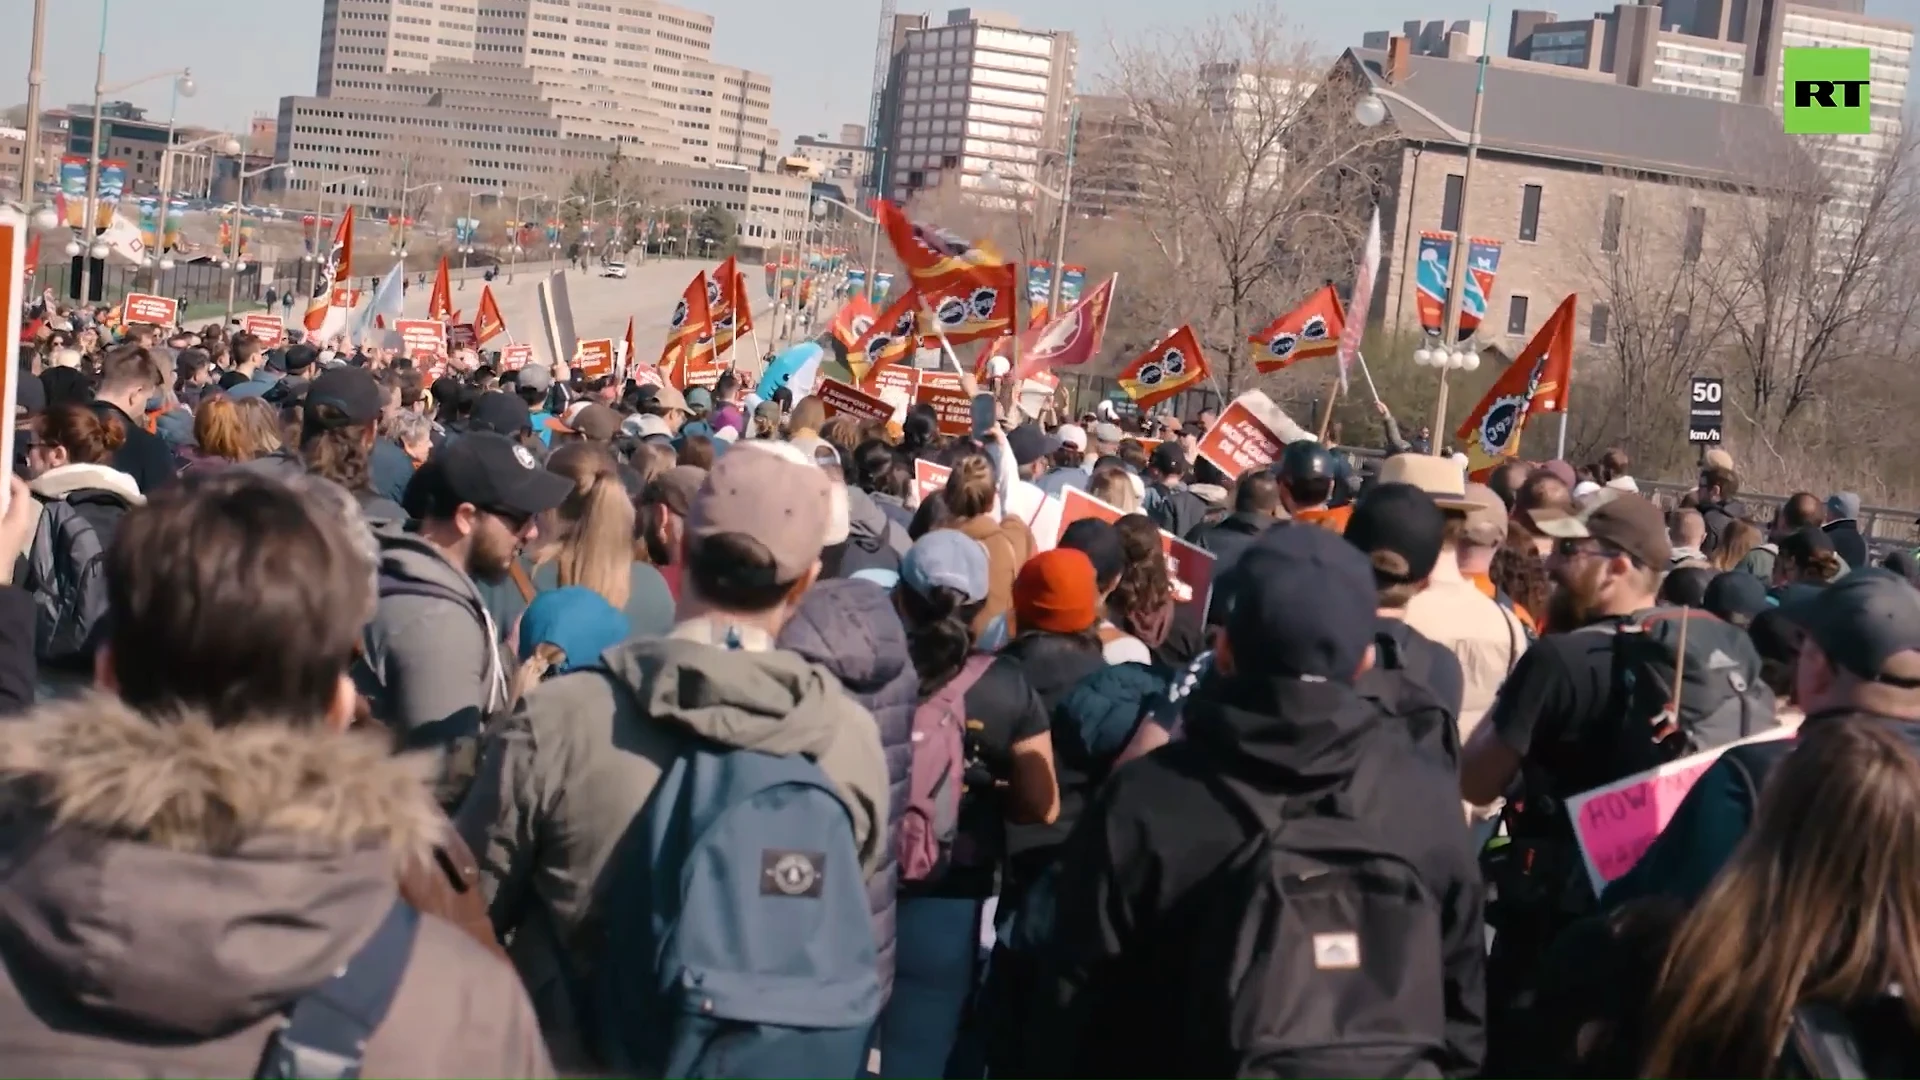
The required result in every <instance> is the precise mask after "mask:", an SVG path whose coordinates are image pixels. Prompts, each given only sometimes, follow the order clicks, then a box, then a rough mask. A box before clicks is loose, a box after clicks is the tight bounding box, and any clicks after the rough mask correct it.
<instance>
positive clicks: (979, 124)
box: [880, 8, 1078, 199]
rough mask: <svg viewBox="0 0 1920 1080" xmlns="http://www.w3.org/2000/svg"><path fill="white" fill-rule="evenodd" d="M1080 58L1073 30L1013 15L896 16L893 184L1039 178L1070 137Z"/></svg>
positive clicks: (890, 93) (903, 193)
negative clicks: (1024, 23) (1048, 154)
mask: <svg viewBox="0 0 1920 1080" xmlns="http://www.w3.org/2000/svg"><path fill="white" fill-rule="evenodd" d="M916 20H917V23H918V24H917V25H916ZM1077 62H1078V47H1077V46H1076V44H1075V42H1074V37H1073V35H1072V34H1071V33H1068V32H1066V31H1062V30H1023V29H1021V28H1020V25H1019V23H1018V22H1017V21H1016V20H1014V19H1013V18H1012V17H1010V16H1006V15H998V14H993V13H989V12H984V11H976V10H974V9H971V8H956V9H954V10H952V11H949V12H948V13H947V21H946V22H945V23H944V24H941V25H939V26H935V25H932V24H931V21H930V20H929V19H928V18H927V17H926V16H924V15H921V16H900V17H897V18H896V19H895V22H894V54H893V61H892V65H891V69H890V71H889V77H888V80H887V86H886V90H885V92H884V94H883V96H882V97H883V99H882V103H881V110H880V112H881V128H880V131H881V136H882V139H881V142H880V145H881V146H882V147H883V148H884V151H883V153H884V157H885V162H884V166H883V168H884V169H885V176H884V177H883V181H884V188H885V190H886V191H887V192H888V193H889V194H890V195H891V196H892V197H893V198H895V199H905V198H907V197H908V196H909V195H911V194H912V193H913V192H915V191H918V190H922V189H925V188H933V187H938V186H939V185H940V184H942V183H944V182H947V181H949V180H951V181H954V182H957V183H958V184H959V185H960V186H961V187H962V188H963V189H967V190H975V189H978V188H979V187H980V185H981V182H982V181H981V177H982V175H983V174H985V173H986V172H987V171H988V170H992V171H993V172H994V173H995V174H996V175H997V176H999V177H1000V178H1002V180H1003V181H1004V182H1005V183H1006V184H1007V185H1009V186H1010V187H1012V188H1015V189H1017V188H1018V186H1019V185H1020V184H1021V182H1022V181H1028V180H1035V179H1038V178H1039V177H1038V172H1039V170H1040V168H1041V166H1042V157H1043V156H1044V152H1045V151H1049V150H1060V149H1062V148H1063V147H1064V145H1065V139H1066V131H1067V123H1068V113H1069V109H1070V107H1071V104H1072V101H1073V78H1074V69H1075V66H1076V64H1077ZM1042 182H1043V183H1044V182H1045V181H1042Z"/></svg>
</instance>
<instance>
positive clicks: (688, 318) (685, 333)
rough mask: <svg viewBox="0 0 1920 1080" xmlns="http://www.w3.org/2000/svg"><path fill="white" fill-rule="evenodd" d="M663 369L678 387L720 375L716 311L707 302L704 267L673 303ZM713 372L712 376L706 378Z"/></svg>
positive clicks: (693, 384) (661, 363)
mask: <svg viewBox="0 0 1920 1080" xmlns="http://www.w3.org/2000/svg"><path fill="white" fill-rule="evenodd" d="M660 370H661V372H662V373H664V374H665V375H666V376H667V377H668V378H669V379H670V380H672V382H673V386H674V389H676V390H685V389H686V388H687V387H689V386H703V385H705V384H706V383H707V382H711V381H713V380H715V379H718V378H719V377H720V376H719V369H718V368H717V367H715V365H714V363H713V312H712V310H711V309H710V308H709V307H708V306H707V275H706V272H705V271H701V272H700V273H698V274H695V275H693V280H692V281H689V282H688V283H687V290H686V292H684V293H682V294H681V295H680V302H679V303H678V304H675V305H674V307H673V318H672V320H671V321H669V322H668V324H667V343H666V345H665V347H664V348H662V349H661V350H660ZM710 372H711V373H712V379H709V378H707V376H708V374H709V373H710Z"/></svg>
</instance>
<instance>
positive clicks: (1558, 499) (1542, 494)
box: [1513, 471, 1574, 559]
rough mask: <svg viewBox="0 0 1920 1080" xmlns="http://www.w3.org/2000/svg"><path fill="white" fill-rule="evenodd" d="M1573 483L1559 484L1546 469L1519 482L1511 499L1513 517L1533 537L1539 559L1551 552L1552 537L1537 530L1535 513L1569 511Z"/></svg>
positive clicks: (1571, 505)
mask: <svg viewBox="0 0 1920 1080" xmlns="http://www.w3.org/2000/svg"><path fill="white" fill-rule="evenodd" d="M1573 509H1574V508H1573V485H1571V484H1567V483H1563V482H1562V481H1561V479H1560V478H1559V477H1557V476H1555V475H1553V474H1552V473H1550V472H1544V471H1543V472H1536V473H1533V474H1532V475H1530V476H1528V477H1527V479H1526V481H1525V482H1524V483H1522V484H1521V485H1520V490H1519V492H1518V493H1517V494H1516V495H1515V496H1514V500H1513V520H1514V521H1516V522H1519V524H1520V527H1521V528H1523V529H1525V530H1526V531H1527V534H1528V535H1529V536H1531V537H1533V544H1534V551H1535V553H1536V554H1538V555H1539V556H1540V557H1541V558H1543V559H1544V558H1546V557H1547V556H1549V555H1552V554H1553V549H1554V543H1553V538H1552V537H1550V536H1548V535H1546V533H1544V532H1542V531H1541V530H1540V527H1539V525H1538V524H1536V523H1535V520H1534V518H1535V515H1537V514H1543V513H1544V514H1548V515H1561V514H1571V513H1573Z"/></svg>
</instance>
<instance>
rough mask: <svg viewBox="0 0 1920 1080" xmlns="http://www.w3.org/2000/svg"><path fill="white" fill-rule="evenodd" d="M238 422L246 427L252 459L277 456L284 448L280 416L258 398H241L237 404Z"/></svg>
mask: <svg viewBox="0 0 1920 1080" xmlns="http://www.w3.org/2000/svg"><path fill="white" fill-rule="evenodd" d="M236 404H237V406H238V407H239V409H240V420H241V422H242V423H243V424H244V425H245V426H246V429H247V440H248V442H249V443H250V445H251V449H252V452H253V457H257V458H259V457H266V456H267V455H269V454H277V453H279V452H280V448H281V447H282V446H285V445H286V444H285V442H283V441H282V439H281V431H282V428H281V427H280V414H279V412H278V411H277V410H275V409H274V407H273V406H271V405H269V404H267V403H266V401H265V400H264V399H262V398H259V397H247V398H241V399H240V400H239V401H238V402H237V403H236Z"/></svg>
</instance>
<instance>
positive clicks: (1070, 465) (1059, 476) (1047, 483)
mask: <svg viewBox="0 0 1920 1080" xmlns="http://www.w3.org/2000/svg"><path fill="white" fill-rule="evenodd" d="M1053 435H1054V438H1055V439H1057V440H1058V441H1059V443H1060V449H1059V450H1058V451H1056V452H1055V453H1054V460H1053V467H1052V468H1051V469H1049V470H1048V471H1047V472H1046V474H1045V475H1043V476H1041V477H1040V479H1039V481H1038V483H1039V485H1040V490H1041V491H1042V492H1044V493H1046V494H1048V495H1051V496H1053V497H1055V498H1061V497H1062V495H1061V492H1063V491H1065V490H1066V489H1067V488H1070V487H1071V488H1079V489H1080V490H1082V491H1085V490H1086V489H1087V484H1088V483H1089V482H1091V481H1092V479H1093V476H1092V474H1091V473H1090V472H1089V471H1088V470H1087V468H1086V462H1087V433H1086V431H1085V429H1083V428H1081V427H1080V426H1079V425H1077V424H1061V425H1060V427H1059V428H1058V429H1056V430H1055V431H1054V433H1053Z"/></svg>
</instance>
